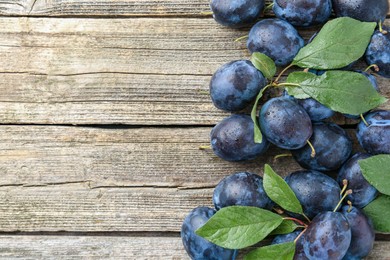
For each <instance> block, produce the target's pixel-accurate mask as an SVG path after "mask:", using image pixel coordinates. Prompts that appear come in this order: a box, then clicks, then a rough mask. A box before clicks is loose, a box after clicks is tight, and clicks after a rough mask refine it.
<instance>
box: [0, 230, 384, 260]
mask: <svg viewBox="0 0 390 260" xmlns="http://www.w3.org/2000/svg"><path fill="white" fill-rule="evenodd" d="M251 249H253V247H252V248H251ZM0 252H1V255H2V257H17V258H26V257H27V258H39V259H47V258H51V257H53V256H56V258H61V259H63V258H66V259H69V258H71V259H75V258H77V259H79V258H88V259H90V258H99V259H101V258H104V259H107V258H110V259H129V258H131V259H138V260H140V259H145V260H146V259H148V260H159V259H189V258H188V256H187V255H186V253H185V251H184V250H183V245H182V242H181V239H180V238H179V237H178V236H174V237H158V236H149V237H133V236H120V237H115V236H109V237H101V236H0ZM247 252H248V250H240V253H239V256H238V258H237V259H238V260H241V259H243V255H244V254H245V253H247ZM389 258H390V244H389V243H388V242H381V241H377V242H375V244H374V249H373V250H372V252H371V253H370V255H369V256H368V257H366V258H365V259H366V260H387V259H389Z"/></svg>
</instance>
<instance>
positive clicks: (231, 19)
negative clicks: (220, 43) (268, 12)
mask: <svg viewBox="0 0 390 260" xmlns="http://www.w3.org/2000/svg"><path fill="white" fill-rule="evenodd" d="M210 7H211V10H212V11H213V17H214V19H215V21H217V22H218V23H220V24H222V25H224V26H228V27H231V28H239V27H242V26H245V25H247V24H251V23H253V22H255V21H256V19H257V18H258V17H259V16H260V14H261V12H262V11H263V9H264V0H211V3H210Z"/></svg>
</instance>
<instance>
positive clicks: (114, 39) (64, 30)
mask: <svg viewBox="0 0 390 260" xmlns="http://www.w3.org/2000/svg"><path fill="white" fill-rule="evenodd" d="M386 23H387V24H388V23H389V20H387V21H386ZM11 25H12V26H11ZM244 33H246V31H245V30H230V29H221V28H220V27H219V26H217V25H216V24H215V22H214V21H213V20H212V19H179V18H174V19H173V18H172V19H162V18H154V19H152V18H134V19H75V18H74V19H71V18H69V19H59V18H56V19H49V18H29V19H27V18H2V19H0V74H1V77H0V91H1V93H2V95H1V97H0V121H1V122H2V123H3V124H133V125H212V124H215V123H217V122H218V121H220V120H221V119H222V118H223V117H225V116H227V115H228V113H225V112H223V111H220V110H218V109H216V108H215V107H214V106H213V104H212V103H211V101H210V97H209V95H208V94H207V92H208V84H209V80H210V77H211V75H212V73H213V72H214V71H215V70H216V69H217V68H218V67H219V66H221V65H222V64H224V63H226V62H228V61H231V60H236V59H245V58H248V53H247V51H246V47H245V42H239V43H236V42H233V39H235V38H237V37H239V36H241V35H242V34H244ZM312 33H313V30H308V29H307V30H303V31H302V34H303V35H304V36H305V38H309V37H310V36H311V35H312ZM211 35H213V37H210V36H211ZM365 66H366V65H365V64H363V63H359V64H358V65H357V67H359V68H364V67H365ZM378 79H379V81H380V82H379V85H380V88H381V92H382V93H383V94H384V95H385V96H389V92H390V84H389V80H388V79H384V78H378ZM388 107H389V104H388V103H387V104H385V105H383V106H382V108H388Z"/></svg>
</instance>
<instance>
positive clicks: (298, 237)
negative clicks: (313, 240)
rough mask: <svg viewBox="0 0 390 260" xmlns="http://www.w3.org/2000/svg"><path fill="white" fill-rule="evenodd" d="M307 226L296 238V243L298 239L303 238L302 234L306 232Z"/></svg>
mask: <svg viewBox="0 0 390 260" xmlns="http://www.w3.org/2000/svg"><path fill="white" fill-rule="evenodd" d="M306 230H307V229H306V228H305V229H304V230H302V232H301V233H300V234H299V235H298V236H297V237H296V238H295V239H294V244H296V243H297V241H298V240H299V239H300V238H301V236H302V235H303V233H305V232H306Z"/></svg>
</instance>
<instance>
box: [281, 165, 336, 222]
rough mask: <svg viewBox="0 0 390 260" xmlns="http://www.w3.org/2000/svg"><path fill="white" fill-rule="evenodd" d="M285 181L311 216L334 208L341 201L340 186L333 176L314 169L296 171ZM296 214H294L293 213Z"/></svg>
mask: <svg viewBox="0 0 390 260" xmlns="http://www.w3.org/2000/svg"><path fill="white" fill-rule="evenodd" d="M285 181H286V182H287V184H288V185H289V186H290V188H291V189H292V190H293V192H294V193H295V195H296V197H297V199H298V200H299V202H300V203H301V205H302V207H303V212H304V213H305V214H306V216H308V217H309V218H313V217H315V216H316V215H317V214H319V213H320V212H323V211H329V210H333V209H334V208H335V207H336V206H337V204H338V202H339V201H340V192H341V189H340V186H339V184H338V183H337V182H336V181H335V180H333V179H332V178H331V177H329V176H327V175H325V174H323V173H321V172H318V171H314V170H301V171H295V172H293V173H291V174H289V175H288V176H286V178H285ZM293 216H294V215H293Z"/></svg>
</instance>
